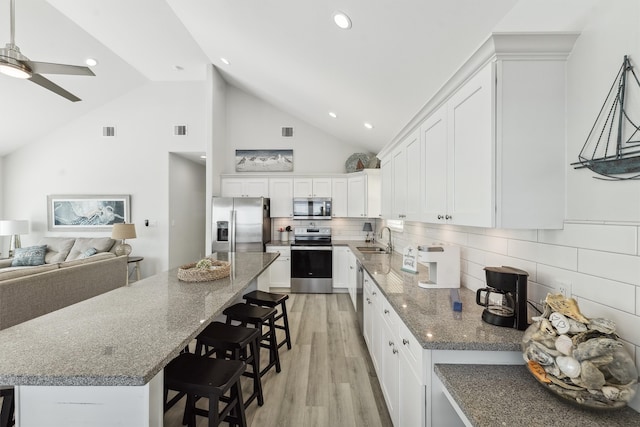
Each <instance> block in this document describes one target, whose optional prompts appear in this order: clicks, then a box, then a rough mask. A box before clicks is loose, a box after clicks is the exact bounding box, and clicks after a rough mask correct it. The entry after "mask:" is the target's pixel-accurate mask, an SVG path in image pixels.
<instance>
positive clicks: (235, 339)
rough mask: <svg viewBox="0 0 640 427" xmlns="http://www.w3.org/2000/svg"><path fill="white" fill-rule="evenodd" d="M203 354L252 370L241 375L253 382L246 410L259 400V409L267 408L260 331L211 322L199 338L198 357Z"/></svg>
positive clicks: (197, 341)
mask: <svg viewBox="0 0 640 427" xmlns="http://www.w3.org/2000/svg"><path fill="white" fill-rule="evenodd" d="M211 348H212V349H211ZM203 350H204V355H205V356H211V355H212V354H214V353H215V355H216V357H217V358H218V359H227V358H228V359H232V360H241V361H243V362H245V363H246V364H247V366H251V372H249V371H245V372H244V373H243V374H242V375H244V376H245V377H249V378H253V393H252V394H251V396H249V397H248V398H247V400H246V401H245V402H244V407H245V409H246V408H247V407H248V406H249V404H250V403H251V402H253V400H254V399H256V398H257V399H258V405H260V406H262V405H264V397H263V394H262V380H261V375H260V331H259V330H258V329H255V328H245V327H242V326H234V325H227V324H224V323H221V322H212V323H210V324H209V325H208V326H207V327H206V328H204V330H203V331H202V332H200V334H199V335H198V336H197V337H196V348H195V354H197V355H202V353H203Z"/></svg>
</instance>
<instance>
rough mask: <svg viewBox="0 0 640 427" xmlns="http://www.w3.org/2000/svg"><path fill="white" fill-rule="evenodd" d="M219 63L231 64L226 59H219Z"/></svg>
mask: <svg viewBox="0 0 640 427" xmlns="http://www.w3.org/2000/svg"><path fill="white" fill-rule="evenodd" d="M220 61H222V63H223V64H225V65H229V64H231V62H229V60H228V59H227V58H220Z"/></svg>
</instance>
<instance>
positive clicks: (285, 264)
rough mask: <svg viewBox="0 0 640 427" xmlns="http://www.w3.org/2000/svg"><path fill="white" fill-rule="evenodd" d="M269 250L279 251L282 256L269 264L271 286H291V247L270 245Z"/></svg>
mask: <svg viewBox="0 0 640 427" xmlns="http://www.w3.org/2000/svg"><path fill="white" fill-rule="evenodd" d="M266 251H267V252H274V253H276V252H279V253H280V256H279V257H278V258H277V259H276V260H275V261H274V262H273V263H272V264H271V265H270V266H269V280H270V283H269V286H270V287H276V288H290V287H291V249H290V248H289V247H288V246H268V247H267V250H266Z"/></svg>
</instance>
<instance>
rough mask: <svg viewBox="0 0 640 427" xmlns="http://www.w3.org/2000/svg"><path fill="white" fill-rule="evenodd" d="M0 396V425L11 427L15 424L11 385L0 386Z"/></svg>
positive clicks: (0, 426)
mask: <svg viewBox="0 0 640 427" xmlns="http://www.w3.org/2000/svg"><path fill="white" fill-rule="evenodd" d="M0 397H2V409H1V410H0V427H11V426H12V425H14V424H15V421H14V419H13V413H14V411H15V400H14V399H15V397H14V392H13V387H2V388H0Z"/></svg>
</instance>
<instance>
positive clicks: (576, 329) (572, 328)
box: [567, 319, 587, 334]
mask: <svg viewBox="0 0 640 427" xmlns="http://www.w3.org/2000/svg"><path fill="white" fill-rule="evenodd" d="M567 320H568V321H569V333H570V334H578V333H580V332H586V331H587V325H585V324H584V323H580V322H578V321H577V320H573V319H567Z"/></svg>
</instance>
